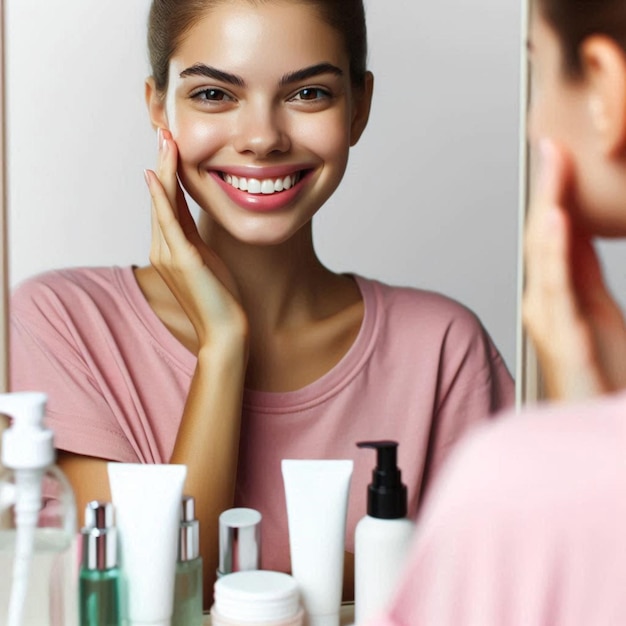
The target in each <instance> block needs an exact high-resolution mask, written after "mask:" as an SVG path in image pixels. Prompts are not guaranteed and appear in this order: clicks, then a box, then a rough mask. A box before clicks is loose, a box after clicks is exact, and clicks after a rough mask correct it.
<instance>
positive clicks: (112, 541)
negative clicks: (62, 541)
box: [80, 500, 117, 571]
mask: <svg viewBox="0 0 626 626" xmlns="http://www.w3.org/2000/svg"><path fill="white" fill-rule="evenodd" d="M113 511H114V509H113V504H111V503H110V502H99V501H98V500H92V501H91V502H89V503H88V504H87V506H86V507H85V526H84V528H82V529H81V531H80V532H81V534H82V536H83V567H84V568H86V569H89V570H99V571H104V570H107V569H111V568H113V567H117V530H116V528H115V520H114V513H113Z"/></svg>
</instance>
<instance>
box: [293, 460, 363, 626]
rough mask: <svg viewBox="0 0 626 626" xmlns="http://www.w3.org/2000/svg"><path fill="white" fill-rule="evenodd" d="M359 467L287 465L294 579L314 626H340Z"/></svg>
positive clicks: (346, 463)
mask: <svg viewBox="0 0 626 626" xmlns="http://www.w3.org/2000/svg"><path fill="white" fill-rule="evenodd" d="M353 465H354V463H353V462H352V461H349V460H341V461H327V460H310V461H309V460H307V461H301V460H284V461H283V462H282V472H283V480H284V483H285V496H286V500H287V520H288V524H289V549H290V551H291V574H292V576H293V577H294V578H295V579H296V581H297V583H298V585H299V587H300V592H301V594H302V601H303V604H304V609H305V612H306V620H307V624H308V626H339V612H340V610H341V593H342V588H343V553H344V549H345V536H346V516H347V511H348V494H349V491H350V480H351V478H352V469H353Z"/></svg>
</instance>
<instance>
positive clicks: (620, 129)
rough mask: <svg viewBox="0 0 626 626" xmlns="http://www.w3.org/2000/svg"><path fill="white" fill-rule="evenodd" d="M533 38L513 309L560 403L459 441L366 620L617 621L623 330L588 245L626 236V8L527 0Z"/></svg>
mask: <svg viewBox="0 0 626 626" xmlns="http://www.w3.org/2000/svg"><path fill="white" fill-rule="evenodd" d="M529 50H530V58H531V61H532V77H533V85H532V101H531V107H530V112H529V116H530V118H529V122H530V125H529V126H530V135H531V140H532V141H533V143H534V144H535V145H536V146H537V148H538V149H539V157H540V176H539V178H538V181H537V185H536V193H535V196H534V199H533V202H532V206H531V208H530V214H529V220H528V225H527V232H526V263H527V270H528V273H527V278H528V282H527V288H526V295H525V301H524V319H525V324H526V328H527V329H528V332H529V333H530V335H531V336H532V338H533V340H534V342H535V345H536V346H537V352H538V354H539V358H540V361H541V365H542V372H544V374H545V377H546V383H547V391H548V394H549V396H550V398H551V399H552V400H554V401H559V402H558V404H555V405H554V406H547V407H543V408H540V409H530V410H528V411H526V412H524V413H523V414H521V415H518V416H512V417H511V418H510V419H502V420H498V421H497V422H496V423H495V424H493V425H491V426H486V427H485V428H483V429H480V432H477V433H476V434H475V436H471V437H468V439H467V441H466V442H464V443H463V444H461V446H459V449H458V450H457V451H455V454H454V455H453V458H451V459H450V465H449V466H448V467H447V469H446V471H445V472H443V474H442V479H441V481H440V482H439V483H438V484H436V485H435V486H434V488H433V490H432V492H431V496H432V498H430V500H429V502H428V504H427V505H426V506H425V507H424V509H423V515H422V516H421V518H420V524H419V530H418V533H417V537H416V541H415V545H414V549H413V552H412V554H411V557H410V563H409V565H408V570H407V571H406V572H405V577H404V579H403V583H402V585H401V587H400V588H399V590H398V593H397V595H396V597H395V599H394V601H393V603H392V606H391V607H390V609H389V611H388V613H387V615H385V616H382V617H381V618H380V619H379V620H375V621H374V623H375V624H377V625H382V624H385V625H389V626H391V625H392V624H393V625H400V624H402V625H408V624H411V625H416V624H429V625H433V626H444V625H450V626H451V625H453V624H454V625H455V626H461V625H467V624H476V625H480V626H491V625H493V626H495V625H496V624H497V625H501V624H506V625H507V626H517V625H519V626H522V625H523V626H531V625H532V626H534V625H540V624H541V625H546V626H548V625H550V626H558V625H560V624H563V625H567V626H578V625H580V626H583V625H589V624H598V625H599V624H602V625H605V624H624V623H626V596H625V595H624V589H625V588H626V534H625V533H624V528H625V527H626V499H625V498H624V493H626V455H625V454H624V451H625V450H626V426H625V421H624V420H625V416H626V395H624V390H623V389H624V386H625V384H624V383H625V381H626V376H625V374H626V367H625V364H626V349H625V348H626V332H625V328H626V326H625V324H624V318H623V314H622V312H621V311H620V309H619V307H618V305H617V304H616V302H615V301H614V299H613V298H612V296H611V295H610V293H609V291H608V290H607V288H606V286H605V285H604V282H603V280H602V274H601V269H600V264H599V263H598V260H597V257H596V254H595V252H594V248H593V239H594V238H596V237H600V236H603V237H624V236H626V4H624V2H623V0H597V1H595V2H585V1H582V0H534V1H533V2H532V19H531V31H530V41H529ZM593 398H595V399H593ZM582 400H584V402H583V401H582ZM575 401H578V402H575Z"/></svg>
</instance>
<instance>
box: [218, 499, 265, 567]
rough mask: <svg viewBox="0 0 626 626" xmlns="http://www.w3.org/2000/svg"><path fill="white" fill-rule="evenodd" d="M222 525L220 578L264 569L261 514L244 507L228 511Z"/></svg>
mask: <svg viewBox="0 0 626 626" xmlns="http://www.w3.org/2000/svg"><path fill="white" fill-rule="evenodd" d="M219 526H220V530H219V542H220V560H219V568H218V570H217V577H218V578H219V577H221V576H224V574H232V573H233V572H240V571H247V570H255V569H261V514H260V513H259V512H258V511H256V510H255V509H247V508H243V507H241V508H234V509H228V510H227V511H224V512H223V513H222V514H221V515H220V519H219Z"/></svg>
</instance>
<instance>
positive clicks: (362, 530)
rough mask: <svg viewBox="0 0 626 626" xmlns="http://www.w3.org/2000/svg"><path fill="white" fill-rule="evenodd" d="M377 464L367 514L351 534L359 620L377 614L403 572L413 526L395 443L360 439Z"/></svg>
mask: <svg viewBox="0 0 626 626" xmlns="http://www.w3.org/2000/svg"><path fill="white" fill-rule="evenodd" d="M357 446H358V447H359V448H374V449H375V450H376V451H377V456H378V462H377V465H376V467H375V468H374V471H373V472H372V482H371V484H370V485H369V487H368V494H367V515H366V516H365V517H363V518H362V519H361V520H360V521H359V522H358V524H357V526H356V531H355V538H354V618H355V624H362V623H364V622H367V621H368V620H370V619H372V618H373V617H375V616H376V615H377V614H378V613H379V612H381V611H382V610H383V609H384V608H385V605H386V603H387V601H388V600H389V599H390V596H391V594H392V592H393V591H394V589H395V586H396V583H397V581H398V575H399V574H400V573H401V571H402V567H403V565H404V561H405V558H406V555H407V551H408V549H409V545H410V543H411V539H412V537H413V531H414V528H415V524H414V522H413V521H411V520H409V519H408V518H407V516H406V515H407V489H406V485H404V484H402V481H401V472H400V470H399V469H398V466H397V448H398V444H397V442H395V441H364V442H361V443H357Z"/></svg>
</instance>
